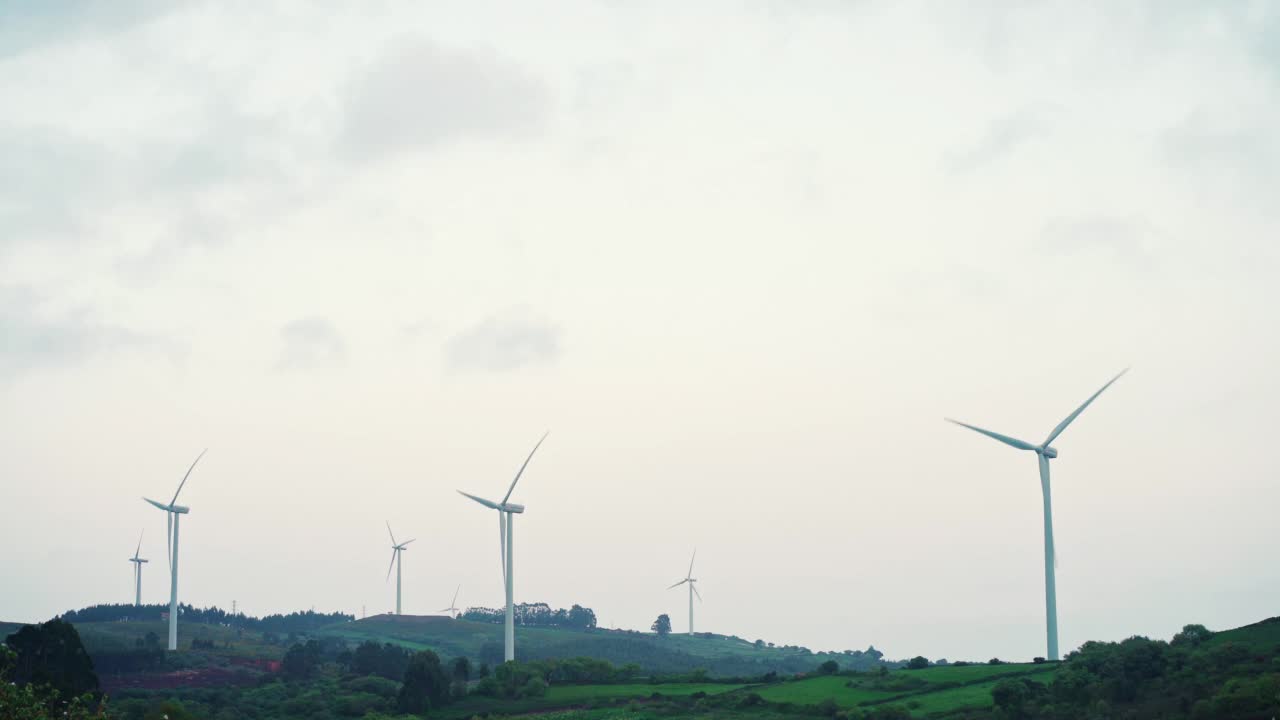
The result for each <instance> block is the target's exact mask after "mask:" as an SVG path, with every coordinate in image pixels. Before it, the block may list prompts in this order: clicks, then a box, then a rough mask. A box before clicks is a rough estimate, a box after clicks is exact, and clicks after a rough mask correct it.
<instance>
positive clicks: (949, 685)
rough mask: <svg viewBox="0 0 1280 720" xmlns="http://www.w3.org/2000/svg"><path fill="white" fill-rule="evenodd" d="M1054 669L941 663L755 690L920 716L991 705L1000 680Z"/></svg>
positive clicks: (772, 696)
mask: <svg viewBox="0 0 1280 720" xmlns="http://www.w3.org/2000/svg"><path fill="white" fill-rule="evenodd" d="M1053 673H1054V670H1053V668H1052V667H1048V668H1046V667H1045V666H1043V665H1033V664H1029V663H1028V664H1008V665H965V666H960V667H956V666H940V667H939V666H935V667H930V668H926V669H923V670H897V671H894V672H891V673H889V674H888V675H885V676H879V675H877V674H873V673H866V674H858V675H853V676H848V675H835V676H827V677H813V678H805V679H802V680H790V681H785V682H780V683H775V684H772V685H766V686H762V687H756V688H753V689H752V691H753V692H755V693H757V694H759V695H760V696H761V697H762V698H764V699H765V700H768V701H770V702H777V703H794V704H796V705H816V704H818V703H820V702H822V701H824V700H828V699H830V700H832V701H834V702H835V703H836V704H837V705H839V706H840V707H846V708H848V707H855V706H861V707H870V706H875V705H882V704H894V705H903V706H905V707H908V708H909V709H911V712H912V714H914V715H925V714H931V713H939V712H944V711H945V712H951V711H955V710H959V709H963V708H968V707H987V706H990V705H991V688H992V687H994V686H995V684H996V683H997V682H999V681H1000V679H1003V678H1007V677H1027V678H1030V679H1032V680H1035V681H1037V682H1048V680H1049V679H1051V678H1052V677H1053Z"/></svg>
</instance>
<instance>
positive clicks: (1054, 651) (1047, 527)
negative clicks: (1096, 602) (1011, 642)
mask: <svg viewBox="0 0 1280 720" xmlns="http://www.w3.org/2000/svg"><path fill="white" fill-rule="evenodd" d="M1127 372H1129V368H1125V369H1124V370H1121V371H1120V373H1119V374H1118V375H1116V376H1115V377H1113V378H1111V379H1110V380H1109V381H1107V384H1106V385H1103V386H1102V388H1101V389H1100V390H1098V392H1096V393H1094V394H1093V395H1090V396H1089V399H1088V400H1085V401H1084V404H1083V405H1081V406H1080V407H1078V408H1076V410H1075V412H1073V413H1071V414H1070V415H1068V416H1067V419H1066V420H1063V421H1062V422H1060V423H1058V426H1057V427H1055V428H1054V429H1053V432H1051V433H1049V437H1047V438H1045V440H1044V442H1042V443H1040V444H1039V445H1033V444H1032V443H1029V442H1026V441H1025V440H1019V439H1017V438H1012V437H1009V436H1008V435H1001V434H1000V433H997V432H992V431H990V430H983V429H982V428H980V427H975V426H973V425H969V424H968V423H962V422H960V421H959V420H952V419H951V418H946V420H947V422H952V423H955V424H956V425H960V426H962V427H967V428H969V429H970V430H973V431H974V432H979V433H982V434H983V435H986V436H987V437H989V438H992V439H994V440H999V441H1000V442H1002V443H1004V444H1005V445H1009V446H1011V447H1015V448H1017V449H1019V450H1030V451H1032V452H1034V453H1035V454H1036V457H1037V459H1038V460H1039V463H1040V492H1041V494H1042V495H1043V497H1044V606H1045V607H1044V612H1045V625H1046V630H1045V632H1046V634H1047V636H1048V644H1049V654H1048V658H1049V659H1050V660H1057V659H1058V591H1057V586H1056V584H1055V580H1054V574H1053V569H1054V565H1055V564H1056V561H1055V556H1054V552H1053V505H1052V497H1051V493H1050V491H1049V461H1050V460H1052V459H1053V458H1056V457H1058V451H1057V450H1056V449H1055V448H1053V447H1050V445H1049V443H1051V442H1053V441H1054V440H1056V439H1057V437H1058V436H1059V435H1061V434H1062V431H1063V430H1066V429H1067V426H1068V425H1070V424H1071V422H1072V421H1073V420H1075V419H1076V417H1078V416H1079V415H1080V413H1082V412H1084V409H1085V408H1087V407H1089V404H1090V403H1092V402H1093V401H1094V400H1096V399H1097V397H1098V396H1099V395H1101V394H1102V391H1103V390H1106V389H1107V388H1109V387H1111V383H1113V382H1115V381H1117V380H1119V379H1120V377H1121V376H1122V375H1124V374H1125V373H1127Z"/></svg>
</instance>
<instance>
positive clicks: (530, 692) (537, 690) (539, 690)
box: [520, 675, 547, 698]
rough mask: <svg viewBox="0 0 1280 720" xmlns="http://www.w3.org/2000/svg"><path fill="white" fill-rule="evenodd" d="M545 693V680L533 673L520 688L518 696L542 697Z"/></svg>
mask: <svg viewBox="0 0 1280 720" xmlns="http://www.w3.org/2000/svg"><path fill="white" fill-rule="evenodd" d="M546 694H547V681H546V680H543V679H542V678H540V677H538V676H537V675H534V676H533V677H531V678H529V681H528V682H526V683H525V684H524V687H522V688H520V697H526V698H530V697H542V696H543V695H546Z"/></svg>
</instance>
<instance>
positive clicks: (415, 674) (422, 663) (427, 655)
mask: <svg viewBox="0 0 1280 720" xmlns="http://www.w3.org/2000/svg"><path fill="white" fill-rule="evenodd" d="M397 700H398V703H397V704H398V705H399V708H400V712H403V713H413V714H416V715H421V714H422V713H425V712H427V711H428V710H430V709H431V708H433V707H440V706H441V705H444V704H445V703H446V702H448V700H449V679H448V678H446V677H445V675H444V669H443V668H441V667H440V657H439V656H438V655H436V654H435V653H433V652H431V651H430V650H423V651H422V652H419V653H416V654H415V655H414V656H413V658H412V659H410V660H409V667H408V668H406V669H405V671H404V684H403V685H401V686H400V695H399V697H398V698H397Z"/></svg>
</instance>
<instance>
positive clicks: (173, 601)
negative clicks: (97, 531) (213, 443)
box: [142, 448, 209, 650]
mask: <svg viewBox="0 0 1280 720" xmlns="http://www.w3.org/2000/svg"><path fill="white" fill-rule="evenodd" d="M208 451H209V449H208V448H205V449H204V450H201V451H200V454H199V455H197V456H196V459H195V460H194V461H192V463H191V467H189V468H187V474H186V475H183V476H182V482H180V483H178V491H177V492H175V493H174V494H173V499H172V500H170V501H169V504H168V505H164V504H162V503H158V502H156V501H155V500H152V499H151V498H146V497H144V498H142V499H143V500H146V501H147V502H149V503H151V504H152V505H155V506H156V507H158V508H160V509H161V510H163V511H164V512H165V516H164V517H165V524H166V526H167V527H166V529H165V547H166V548H167V549H166V551H165V554H166V557H167V558H168V560H169V649H170V650H177V649H178V521H179V520H180V519H181V518H182V516H183V515H186V514H187V513H189V512H191V508H188V507H183V506H182V505H177V504H175V503H177V502H178V495H179V494H180V493H181V492H182V486H183V485H186V484H187V478H188V477H190V476H191V471H192V470H194V469H195V467H196V463H198V462H200V458H202V457H204V454H205V453H206V452H208Z"/></svg>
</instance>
